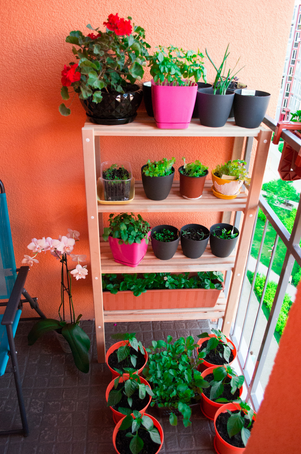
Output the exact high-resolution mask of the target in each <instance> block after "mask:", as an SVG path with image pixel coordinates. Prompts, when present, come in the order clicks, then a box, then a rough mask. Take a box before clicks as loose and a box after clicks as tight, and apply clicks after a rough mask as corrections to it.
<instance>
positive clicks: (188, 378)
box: [143, 336, 209, 427]
mask: <svg viewBox="0 0 301 454" xmlns="http://www.w3.org/2000/svg"><path fill="white" fill-rule="evenodd" d="M172 340H173V338H172V337H171V336H167V342H165V341H163V340H159V341H153V342H152V346H151V347H149V348H147V349H146V350H147V352H148V354H149V356H148V363H147V366H146V368H145V369H144V371H143V373H144V375H145V377H146V379H147V380H148V381H149V382H150V383H151V384H152V390H153V394H154V396H153V399H152V402H151V406H154V405H155V404H157V405H158V407H160V408H161V407H165V408H167V409H168V410H170V411H171V413H170V416H169V422H170V424H171V425H173V426H176V425H177V423H178V419H177V415H176V411H178V412H179V413H181V414H182V416H183V424H184V426H185V427H187V426H190V425H191V421H190V417H191V408H190V407H189V405H190V404H191V403H193V402H194V401H195V400H200V397H201V393H202V388H205V387H208V386H209V384H208V383H207V381H206V380H204V379H203V377H202V376H201V372H199V371H198V370H197V369H196V367H197V366H198V364H200V361H199V360H198V359H196V360H195V359H194V358H193V356H192V354H193V351H194V349H195V348H196V344H195V342H194V339H193V337H192V336H188V337H187V338H186V339H185V338H184V337H180V338H179V339H177V340H176V341H175V342H174V343H172Z"/></svg>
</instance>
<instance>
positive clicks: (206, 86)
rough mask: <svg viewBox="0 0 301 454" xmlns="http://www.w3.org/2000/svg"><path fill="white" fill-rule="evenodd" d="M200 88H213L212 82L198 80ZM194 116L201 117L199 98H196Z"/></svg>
mask: <svg viewBox="0 0 301 454" xmlns="http://www.w3.org/2000/svg"><path fill="white" fill-rule="evenodd" d="M197 84H198V90H199V89H200V88H211V87H212V85H211V84H205V82H198V83H197ZM192 118H199V109H198V99H196V100H195V105H194V109H193V114H192Z"/></svg>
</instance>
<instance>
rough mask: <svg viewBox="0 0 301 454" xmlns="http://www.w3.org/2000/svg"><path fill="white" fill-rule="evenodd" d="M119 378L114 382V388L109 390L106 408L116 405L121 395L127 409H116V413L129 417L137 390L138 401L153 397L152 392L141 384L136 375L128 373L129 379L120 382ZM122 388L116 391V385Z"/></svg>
mask: <svg viewBox="0 0 301 454" xmlns="http://www.w3.org/2000/svg"><path fill="white" fill-rule="evenodd" d="M121 378H122V377H121V376H118V377H117V378H116V379H115V380H114V387H113V389H111V391H110V393H109V397H108V407H113V406H115V405H117V404H118V403H119V402H120V401H121V399H122V397H123V395H125V396H126V401H127V404H128V407H118V411H119V412H120V413H123V414H124V415H130V414H131V413H132V411H133V409H132V406H133V397H132V396H133V394H134V393H135V391H137V390H138V393H139V394H138V395H139V399H141V400H143V399H145V397H146V395H147V394H148V395H149V396H153V392H152V390H151V388H150V387H149V386H148V385H145V384H144V383H142V382H141V378H140V377H139V375H137V374H133V373H130V374H129V378H128V379H127V380H124V381H123V382H121V381H120V380H121ZM119 384H121V385H122V386H121V387H119V389H117V387H118V385H119Z"/></svg>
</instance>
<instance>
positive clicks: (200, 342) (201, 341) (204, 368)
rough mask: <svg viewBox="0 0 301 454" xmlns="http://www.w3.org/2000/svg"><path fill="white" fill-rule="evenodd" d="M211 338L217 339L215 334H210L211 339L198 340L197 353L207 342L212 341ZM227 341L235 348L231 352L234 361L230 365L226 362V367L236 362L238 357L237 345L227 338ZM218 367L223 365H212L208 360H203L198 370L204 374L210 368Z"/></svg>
mask: <svg viewBox="0 0 301 454" xmlns="http://www.w3.org/2000/svg"><path fill="white" fill-rule="evenodd" d="M210 337H216V335H215V334H210V335H209V337H204V338H202V339H199V340H198V342H197V344H198V347H196V348H197V351H198V349H199V348H200V346H201V345H202V344H203V343H204V342H205V341H207V340H209V339H210ZM227 341H228V342H230V344H231V345H232V346H233V350H231V352H232V354H233V359H232V361H230V362H229V363H226V362H225V364H226V365H229V364H232V363H233V361H234V360H235V358H236V356H237V350H236V347H235V345H234V344H233V342H232V341H231V340H230V339H229V338H228V337H227ZM216 366H221V364H212V363H210V362H209V361H206V359H204V360H203V363H202V364H200V365H199V366H198V370H199V371H201V372H203V371H204V370H206V369H207V368H208V367H216Z"/></svg>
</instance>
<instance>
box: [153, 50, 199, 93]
mask: <svg viewBox="0 0 301 454" xmlns="http://www.w3.org/2000/svg"><path fill="white" fill-rule="evenodd" d="M156 49H158V50H156V51H155V52H154V54H153V55H151V56H150V57H149V62H150V67H151V70H150V73H151V75H152V76H153V78H154V82H155V83H156V84H157V85H195V84H196V82H198V81H199V80H200V79H201V78H203V80H204V81H205V82H206V70H205V67H204V61H203V59H204V55H203V54H202V53H201V52H200V51H198V52H194V51H192V50H188V51H186V50H184V49H182V48H178V47H174V46H168V47H164V46H157V47H156Z"/></svg>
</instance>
